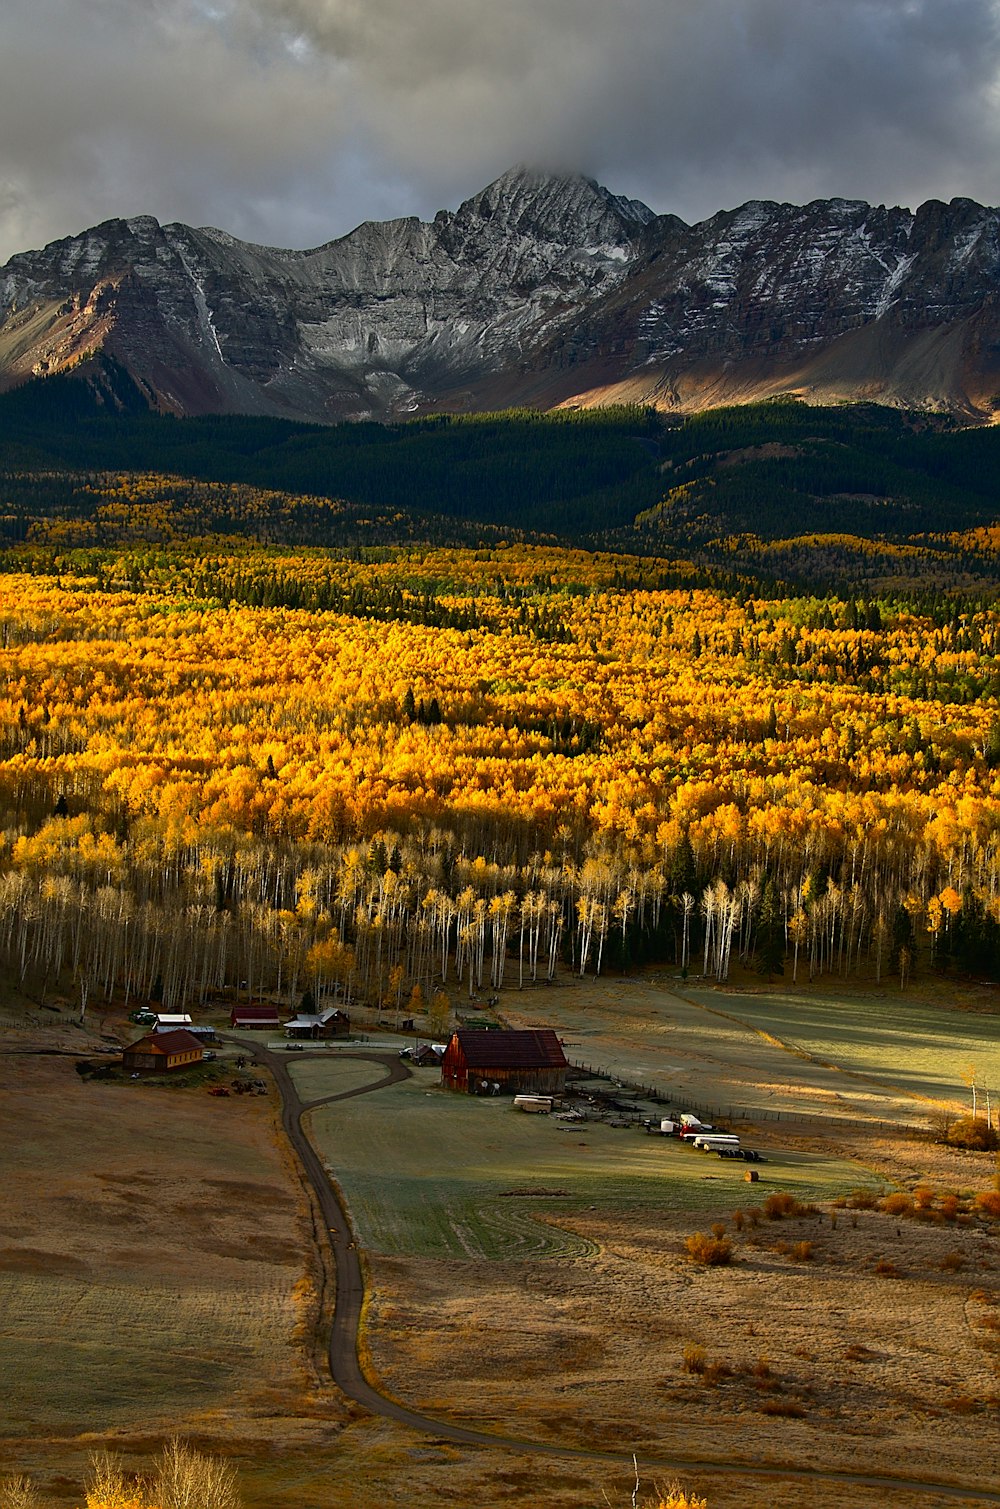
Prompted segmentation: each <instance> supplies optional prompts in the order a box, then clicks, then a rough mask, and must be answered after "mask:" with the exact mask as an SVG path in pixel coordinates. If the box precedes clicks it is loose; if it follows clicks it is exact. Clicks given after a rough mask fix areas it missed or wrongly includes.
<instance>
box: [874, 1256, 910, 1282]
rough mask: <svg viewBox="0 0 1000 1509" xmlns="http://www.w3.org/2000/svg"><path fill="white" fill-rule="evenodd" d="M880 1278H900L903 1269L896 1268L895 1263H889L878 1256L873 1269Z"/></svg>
mask: <svg viewBox="0 0 1000 1509" xmlns="http://www.w3.org/2000/svg"><path fill="white" fill-rule="evenodd" d="M873 1271H874V1272H875V1273H877V1274H878V1276H879V1277H880V1278H902V1277H903V1271H902V1269H901V1268H897V1267H896V1264H895V1263H889V1262H887V1261H886V1259H885V1258H879V1260H878V1262H877V1263H876V1264H875V1268H874V1270H873Z"/></svg>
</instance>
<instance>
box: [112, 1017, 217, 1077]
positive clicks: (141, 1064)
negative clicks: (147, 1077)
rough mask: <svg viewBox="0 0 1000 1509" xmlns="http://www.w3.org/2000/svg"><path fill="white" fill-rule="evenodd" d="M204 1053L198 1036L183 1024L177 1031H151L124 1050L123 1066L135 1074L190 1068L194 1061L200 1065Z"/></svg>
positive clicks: (160, 1072) (159, 1072)
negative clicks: (193, 1035) (185, 1029)
mask: <svg viewBox="0 0 1000 1509" xmlns="http://www.w3.org/2000/svg"><path fill="white" fill-rule="evenodd" d="M204 1053H205V1050H204V1048H203V1047H202V1046H201V1043H199V1041H198V1039H197V1038H196V1037H192V1036H191V1034H190V1032H185V1031H184V1029H183V1027H179V1028H178V1029H177V1031H176V1032H151V1033H150V1034H149V1035H148V1037H141V1038H140V1039H139V1041H138V1042H137V1043H131V1044H130V1045H129V1047H127V1048H126V1049H125V1051H124V1053H123V1054H122V1068H123V1069H130V1070H132V1072H133V1073H140V1074H141V1073H142V1072H143V1071H146V1072H148V1071H150V1070H153V1071H154V1072H155V1073H157V1074H162V1073H163V1071H164V1070H165V1069H189V1068H190V1067H191V1065H192V1064H200V1063H201V1061H202V1058H203V1057H204Z"/></svg>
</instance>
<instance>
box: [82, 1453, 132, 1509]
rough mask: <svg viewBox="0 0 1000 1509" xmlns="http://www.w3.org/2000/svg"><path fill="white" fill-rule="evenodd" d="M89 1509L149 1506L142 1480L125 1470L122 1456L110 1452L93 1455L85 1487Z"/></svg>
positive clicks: (121, 1508) (125, 1508)
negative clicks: (129, 1474)
mask: <svg viewBox="0 0 1000 1509" xmlns="http://www.w3.org/2000/svg"><path fill="white" fill-rule="evenodd" d="M84 1491H85V1494H86V1498H87V1509H146V1504H147V1499H146V1494H145V1490H144V1488H143V1486H142V1483H141V1482H140V1481H139V1479H138V1478H136V1477H130V1476H128V1475H127V1474H126V1473H125V1470H124V1468H123V1466H122V1459H121V1457H119V1456H116V1455H115V1454H114V1453H113V1452H110V1451H98V1452H95V1453H94V1454H93V1456H92V1457H91V1458H90V1465H89V1468H88V1471H87V1479H86V1483H85V1486H84Z"/></svg>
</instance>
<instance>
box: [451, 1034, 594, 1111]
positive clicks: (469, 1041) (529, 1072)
mask: <svg viewBox="0 0 1000 1509" xmlns="http://www.w3.org/2000/svg"><path fill="white" fill-rule="evenodd" d="M568 1069H569V1064H568V1062H567V1060H566V1055H565V1053H564V1052H563V1049H562V1043H560V1041H559V1038H558V1036H557V1035H556V1032H555V1030H554V1029H553V1028H552V1027H535V1028H530V1029H528V1030H526V1031H510V1032H479V1031H475V1030H474V1029H472V1028H459V1030H458V1031H457V1032H453V1033H452V1035H451V1041H450V1042H449V1044H448V1046H447V1048H446V1049H445V1053H444V1058H443V1059H442V1060H441V1083H442V1084H443V1085H444V1087H445V1088H446V1089H448V1090H460V1091H462V1092H464V1093H465V1094H468V1095H485V1094H496V1093H497V1092H498V1090H506V1091H510V1092H513V1093H514V1094H519V1093H521V1092H524V1091H527V1092H529V1093H535V1094H543V1095H559V1094H561V1093H562V1089H563V1086H564V1085H565V1083H566V1072H567V1070H568Z"/></svg>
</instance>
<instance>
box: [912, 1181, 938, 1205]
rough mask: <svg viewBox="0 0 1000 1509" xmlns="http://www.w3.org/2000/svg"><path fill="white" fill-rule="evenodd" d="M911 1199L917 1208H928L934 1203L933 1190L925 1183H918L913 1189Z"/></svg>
mask: <svg viewBox="0 0 1000 1509" xmlns="http://www.w3.org/2000/svg"><path fill="white" fill-rule="evenodd" d="M913 1199H914V1201H915V1203H916V1207H917V1209H918V1210H930V1208H931V1206H932V1205H933V1204H934V1191H933V1190H932V1189H931V1188H930V1186H929V1185H927V1184H918V1185H917V1187H916V1189H915V1190H914V1191H913Z"/></svg>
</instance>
